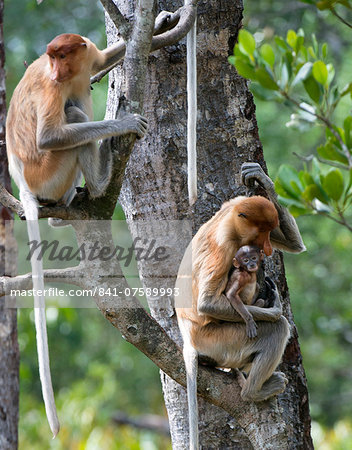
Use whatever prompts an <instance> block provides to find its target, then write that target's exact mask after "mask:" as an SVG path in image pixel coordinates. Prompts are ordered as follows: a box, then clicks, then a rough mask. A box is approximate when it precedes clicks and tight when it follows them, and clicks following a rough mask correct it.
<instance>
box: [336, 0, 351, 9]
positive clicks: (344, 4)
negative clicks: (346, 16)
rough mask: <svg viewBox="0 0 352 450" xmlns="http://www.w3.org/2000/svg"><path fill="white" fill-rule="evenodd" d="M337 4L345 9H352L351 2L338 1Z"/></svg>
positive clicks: (346, 0) (347, 0) (345, 0)
mask: <svg viewBox="0 0 352 450" xmlns="http://www.w3.org/2000/svg"><path fill="white" fill-rule="evenodd" d="M336 3H340V5H343V6H344V7H345V8H348V9H352V6H351V4H350V1H349V0H337V2H336Z"/></svg>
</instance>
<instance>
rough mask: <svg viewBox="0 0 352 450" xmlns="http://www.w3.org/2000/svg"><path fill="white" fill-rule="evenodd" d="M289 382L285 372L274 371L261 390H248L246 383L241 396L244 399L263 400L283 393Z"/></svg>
mask: <svg viewBox="0 0 352 450" xmlns="http://www.w3.org/2000/svg"><path fill="white" fill-rule="evenodd" d="M287 383H288V380H287V378H286V376H285V374H284V373H283V372H274V373H273V374H272V375H271V377H270V378H269V379H268V380H266V382H265V383H264V384H263V386H262V388H261V389H260V391H257V392H248V391H247V390H246V385H247V384H248V383H247V382H246V385H245V386H244V388H243V389H242V392H241V397H242V399H243V400H244V401H252V402H263V401H264V400H267V399H268V398H270V397H273V396H274V395H278V394H281V393H282V392H283V391H284V390H285V388H286V385H287Z"/></svg>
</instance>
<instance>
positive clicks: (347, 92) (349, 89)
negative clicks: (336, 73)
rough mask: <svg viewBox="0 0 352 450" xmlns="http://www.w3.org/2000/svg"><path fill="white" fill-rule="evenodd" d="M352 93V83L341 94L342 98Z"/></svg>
mask: <svg viewBox="0 0 352 450" xmlns="http://www.w3.org/2000/svg"><path fill="white" fill-rule="evenodd" d="M351 93H352V83H348V84H347V85H346V86H345V87H344V88H343V89H342V91H341V92H340V95H341V97H344V96H345V95H347V94H351Z"/></svg>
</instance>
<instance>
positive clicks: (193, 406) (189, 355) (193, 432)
mask: <svg viewBox="0 0 352 450" xmlns="http://www.w3.org/2000/svg"><path fill="white" fill-rule="evenodd" d="M183 358H184V360H185V366H186V373H187V399H188V420H189V448H190V450H198V448H199V445H198V402H197V375H198V353H197V351H196V350H195V349H194V348H193V347H192V345H191V343H189V342H188V343H184V346H183Z"/></svg>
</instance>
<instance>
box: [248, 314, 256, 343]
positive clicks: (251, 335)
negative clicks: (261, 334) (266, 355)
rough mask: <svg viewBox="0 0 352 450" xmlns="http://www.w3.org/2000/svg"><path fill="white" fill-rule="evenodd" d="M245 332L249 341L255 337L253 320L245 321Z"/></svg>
mask: <svg viewBox="0 0 352 450" xmlns="http://www.w3.org/2000/svg"><path fill="white" fill-rule="evenodd" d="M246 332H247V336H248V337H249V338H250V339H253V338H255V337H256V336H257V324H256V323H255V321H254V320H253V319H249V320H247V321H246Z"/></svg>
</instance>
